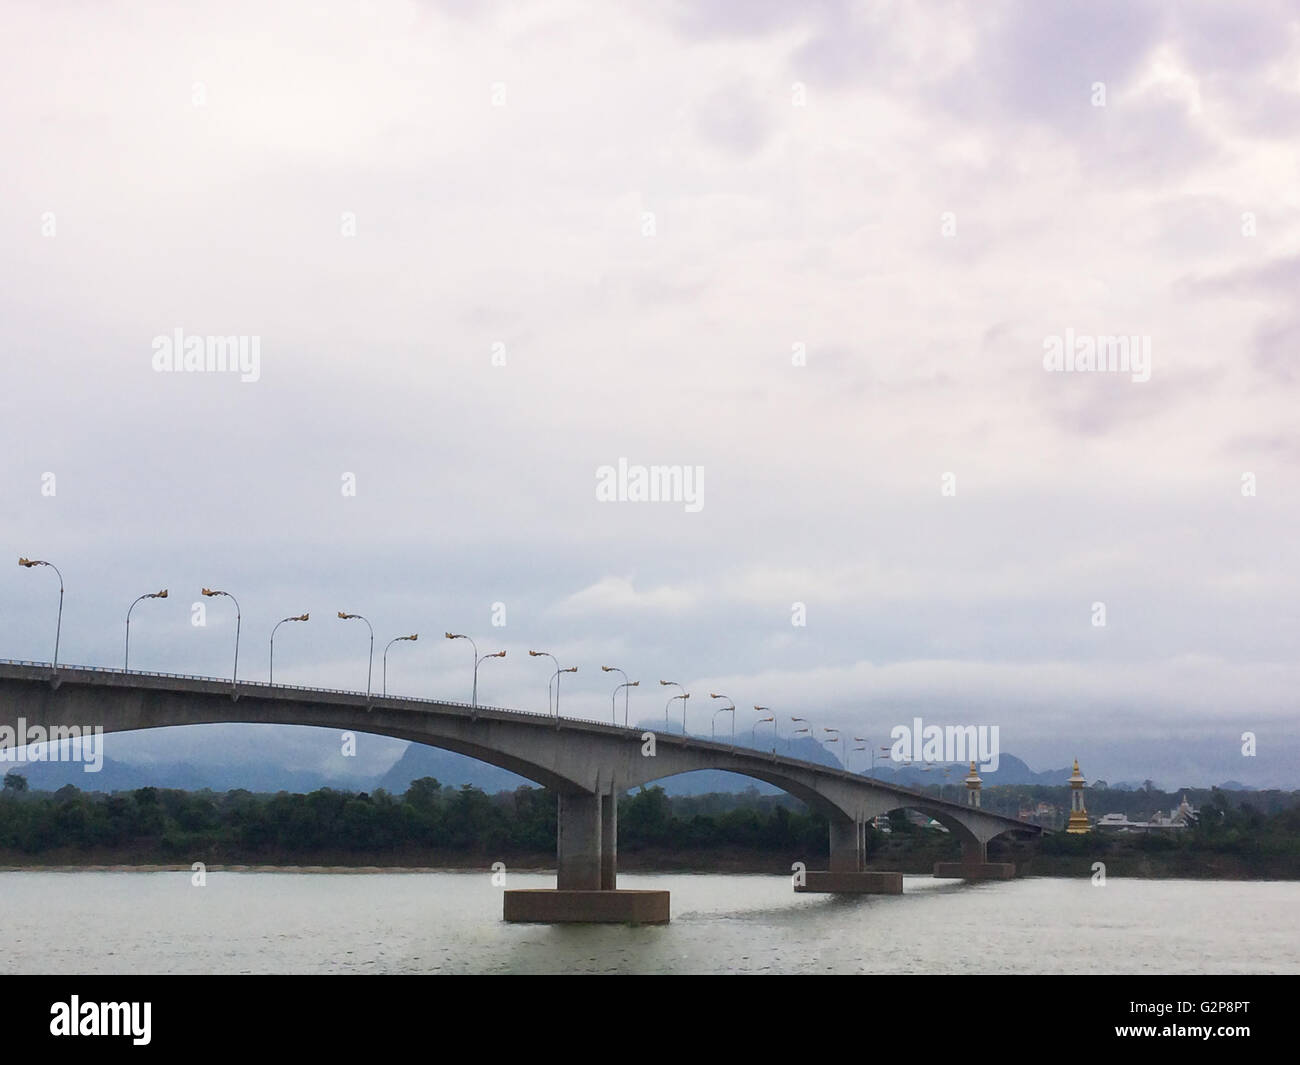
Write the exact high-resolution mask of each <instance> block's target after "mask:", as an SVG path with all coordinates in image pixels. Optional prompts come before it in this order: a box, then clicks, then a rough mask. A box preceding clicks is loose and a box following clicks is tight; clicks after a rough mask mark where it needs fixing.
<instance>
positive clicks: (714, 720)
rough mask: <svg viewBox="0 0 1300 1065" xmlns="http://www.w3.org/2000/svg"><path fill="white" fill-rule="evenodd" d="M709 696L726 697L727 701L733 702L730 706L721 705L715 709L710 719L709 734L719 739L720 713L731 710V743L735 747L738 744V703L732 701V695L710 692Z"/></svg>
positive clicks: (714, 697)
mask: <svg viewBox="0 0 1300 1065" xmlns="http://www.w3.org/2000/svg"><path fill="white" fill-rule="evenodd" d="M709 698H710V699H726V700H727V702H729V703H731V705H730V706H722V707H719V708H718V709H717V710H714V711H713V717H712V718H711V719H710V720H709V735H710V736H712V737H713V738H714V739H717V736H718V733H717V726H718V715H719V714H725V713H728V712H730V714H731V745H732V746H733V747H734V746H736V704H735V702H733V701H732V698H731V696H730V695H717V694H715V693H714V692H709Z"/></svg>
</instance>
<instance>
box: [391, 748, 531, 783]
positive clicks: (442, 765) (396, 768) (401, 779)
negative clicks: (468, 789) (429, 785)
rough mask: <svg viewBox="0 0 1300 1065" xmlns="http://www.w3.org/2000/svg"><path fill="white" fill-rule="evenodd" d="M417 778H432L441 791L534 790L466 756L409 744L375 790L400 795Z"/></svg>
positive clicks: (522, 780)
mask: <svg viewBox="0 0 1300 1065" xmlns="http://www.w3.org/2000/svg"><path fill="white" fill-rule="evenodd" d="M421 777H434V778H435V779H436V780H437V781H438V783H439V784H441V785H442V786H443V787H444V788H461V787H463V786H464V785H466V784H469V785H471V786H472V787H475V788H479V789H481V790H482V791H486V792H487V793H488V794H489V795H491V794H494V793H496V792H498V791H514V790H515V789H516V788H522V787H524V786H525V785H528V786H531V787H537V784H536V782H535V781H532V780H526V779H525V778H523V777H521V776H519V775H517V774H515V773H511V772H510V771H509V770H508V769H499V768H497V767H496V766H494V765H488V764H487V763H486V762H480V761H478V760H476V759H474V758H470V757H468V756H466V755H463V754H456V753H454V752H453V751H444V750H441V749H440V748H438V747H429V746H427V745H426V744H423V743H412V744H411V745H410V746H409V747H407V748H406V750H405V751H403V752H402V757H401V758H399V759H398V760H397V761H396V762H395V763H393V767H392V768H391V769H390V770H389V771H388V772H387V773H385V774H384V775H383V776H382V777H380V778H379V781H378V783H377V785H376V786H377V787H381V788H383V789H384V790H385V791H389V792H392V793H393V794H394V795H401V794H403V793H404V792H405V791H406V789H407V788H409V787H410V786H411V781H413V780H419V779H420V778H421Z"/></svg>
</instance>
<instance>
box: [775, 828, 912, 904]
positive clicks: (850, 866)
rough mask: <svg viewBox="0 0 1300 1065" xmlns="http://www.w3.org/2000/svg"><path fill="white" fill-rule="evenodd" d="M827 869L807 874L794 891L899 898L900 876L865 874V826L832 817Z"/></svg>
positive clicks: (901, 878) (901, 885)
mask: <svg viewBox="0 0 1300 1065" xmlns="http://www.w3.org/2000/svg"><path fill="white" fill-rule="evenodd" d="M830 845H831V854H830V869H829V870H828V871H826V872H821V871H819V870H808V871H807V872H805V873H804V875H803V880H804V882H803V884H801V885H800V884H796V885H795V891H797V892H800V893H803V892H831V893H834V894H844V895H901V894H902V893H903V874H902V873H885V872H868V871H867V868H866V864H867V862H866V859H867V823H866V822H865V821H860V820H850V819H849V818H847V817H846V818H835V817H832V818H831V821H830Z"/></svg>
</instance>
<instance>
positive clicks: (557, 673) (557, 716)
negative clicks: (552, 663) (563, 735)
mask: <svg viewBox="0 0 1300 1065" xmlns="http://www.w3.org/2000/svg"><path fill="white" fill-rule="evenodd" d="M577 672H578V667H577V666H569V667H568V668H567V669H559V668H557V669H556V670H555V676H553V677H552V678H551V680H553V681H554V682H555V720H556V721H559V720H560V674H561V673H577ZM546 690H547V692H550V690H551V686H550V685H549V684H548V685H547V686H546Z"/></svg>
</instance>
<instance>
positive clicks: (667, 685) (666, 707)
mask: <svg viewBox="0 0 1300 1065" xmlns="http://www.w3.org/2000/svg"><path fill="white" fill-rule="evenodd" d="M659 683H660V684H661V685H662V686H663V687H665V688H682V686H681V685H680V684H678V683H677V682H676V681H675V680H661V681H660V682H659ZM682 691H683V692H685V691H686V689H685V688H682ZM680 698H681V696H680V695H674V696H673V697H672V699H669V700H668V702H666V703H664V727H665V728H667V726H668V711H669V710H671V709H672V705H673V699H680ZM685 735H686V703H685V701H683V702H682V736H683V737H685Z"/></svg>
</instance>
